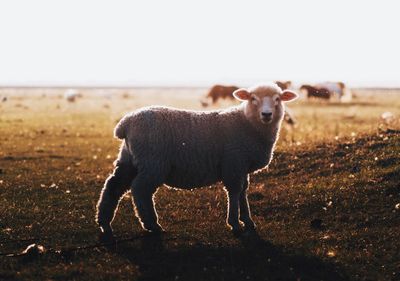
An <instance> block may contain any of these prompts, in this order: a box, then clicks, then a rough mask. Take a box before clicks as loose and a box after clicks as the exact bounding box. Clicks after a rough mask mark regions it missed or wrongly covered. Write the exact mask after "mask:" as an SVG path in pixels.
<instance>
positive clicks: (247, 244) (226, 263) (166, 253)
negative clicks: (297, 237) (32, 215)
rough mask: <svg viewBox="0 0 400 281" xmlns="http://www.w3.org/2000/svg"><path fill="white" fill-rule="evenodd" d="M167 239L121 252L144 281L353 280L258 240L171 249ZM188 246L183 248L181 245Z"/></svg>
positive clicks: (150, 239)
mask: <svg viewBox="0 0 400 281" xmlns="http://www.w3.org/2000/svg"><path fill="white" fill-rule="evenodd" d="M163 239H164V238H163V237H161V236H148V237H144V238H142V239H141V241H139V244H136V243H132V244H124V245H121V246H120V247H119V249H118V250H117V251H116V253H117V254H119V255H120V256H122V257H124V258H126V259H127V260H129V261H130V262H132V263H133V264H135V265H136V266H138V268H139V271H140V276H139V279H138V280H335V281H338V280H348V278H347V277H346V276H345V275H344V273H343V270H341V268H339V267H338V266H337V265H334V264H332V263H327V262H323V261H322V260H320V259H318V258H316V257H310V256H305V255H298V254H290V253H285V252H284V251H283V249H281V248H279V247H277V246H274V245H272V244H271V243H269V242H268V241H265V240H263V239H262V238H261V237H260V236H258V235H257V234H254V235H251V236H242V237H238V239H240V241H241V242H242V243H240V244H239V245H236V246H232V247H227V246H218V245H215V246H213V245H210V244H207V245H204V244H194V245H193V244H192V245H187V246H181V247H179V246H172V247H170V248H171V249H168V248H167V247H165V245H164V242H165V241H163ZM181 244H182V243H180V245H181Z"/></svg>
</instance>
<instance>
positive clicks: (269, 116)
mask: <svg viewBox="0 0 400 281" xmlns="http://www.w3.org/2000/svg"><path fill="white" fill-rule="evenodd" d="M261 115H262V117H264V118H271V117H272V112H261Z"/></svg>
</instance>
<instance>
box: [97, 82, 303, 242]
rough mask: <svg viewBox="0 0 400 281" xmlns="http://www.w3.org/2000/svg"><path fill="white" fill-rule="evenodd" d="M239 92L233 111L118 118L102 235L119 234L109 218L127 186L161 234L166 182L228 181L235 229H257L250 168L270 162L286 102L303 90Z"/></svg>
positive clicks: (161, 111) (153, 111)
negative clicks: (158, 200) (161, 193)
mask: <svg viewBox="0 0 400 281" xmlns="http://www.w3.org/2000/svg"><path fill="white" fill-rule="evenodd" d="M233 96H234V97H235V98H236V99H238V100H239V101H241V102H242V103H241V104H240V105H238V106H233V107H230V108H227V109H222V110H216V111H189V110H180V109H175V108H169V107H162V106H152V107H145V108H142V109H139V110H137V111H134V112H132V113H130V114H127V115H125V116H124V117H123V118H122V119H121V120H120V121H119V123H118V124H117V125H116V127H115V130H114V135H115V137H116V138H118V139H120V140H122V145H121V147H120V151H119V155H118V158H117V160H116V161H115V163H114V165H115V169H114V171H113V173H112V174H111V175H110V176H109V177H108V178H107V180H106V181H105V184H104V187H103V189H102V191H101V194H100V198H99V200H98V203H97V213H96V222H97V224H98V225H99V227H100V233H101V236H100V237H101V239H105V240H107V241H108V240H110V239H111V240H112V239H113V232H112V228H111V222H112V221H113V218H114V216H115V213H116V210H117V207H118V204H119V200H120V199H121V198H122V197H123V195H124V194H125V193H126V192H127V191H128V190H129V188H130V190H131V195H132V199H133V203H134V206H135V213H136V216H137V217H138V219H139V221H140V223H141V226H142V228H143V229H144V230H146V231H149V232H155V233H160V232H163V231H164V230H163V229H162V227H161V225H160V224H159V223H158V216H157V213H156V210H155V208H154V200H153V199H154V194H155V193H156V191H157V189H158V187H159V186H161V185H162V184H165V185H167V186H169V187H174V188H181V189H193V188H198V187H204V186H209V185H211V184H214V183H216V182H219V181H222V183H223V184H224V185H225V191H226V193H227V198H228V211H227V224H228V226H229V227H230V229H231V230H232V231H233V233H240V232H241V231H242V230H243V229H242V224H243V225H244V230H245V231H251V230H254V229H255V224H254V222H253V220H252V218H251V214H250V208H249V204H248V200H247V189H248V186H249V174H250V173H253V172H255V171H258V170H261V169H263V168H265V167H267V166H268V165H269V163H270V161H271V159H272V156H273V150H274V147H275V143H276V141H277V139H278V137H279V130H280V126H281V123H282V120H283V116H284V103H286V102H289V101H292V100H294V99H296V98H297V97H298V95H297V94H296V93H295V92H292V91H290V90H284V91H282V90H281V89H280V88H279V87H278V86H277V85H276V84H274V83H267V84H260V85H256V86H254V87H251V88H249V89H244V88H241V89H238V90H236V91H235V92H234V93H233ZM239 209H240V215H239Z"/></svg>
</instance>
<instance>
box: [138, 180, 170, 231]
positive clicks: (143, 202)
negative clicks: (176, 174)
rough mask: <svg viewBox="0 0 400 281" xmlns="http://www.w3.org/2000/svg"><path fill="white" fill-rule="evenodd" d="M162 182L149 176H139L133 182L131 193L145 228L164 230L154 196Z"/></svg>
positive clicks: (148, 229)
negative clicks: (159, 221)
mask: <svg viewBox="0 0 400 281" xmlns="http://www.w3.org/2000/svg"><path fill="white" fill-rule="evenodd" d="M159 185H160V184H157V183H154V182H152V181H151V180H149V179H148V177H144V176H138V177H137V178H135V180H134V181H133V183H132V187H131V190H132V191H131V193H132V197H133V202H134V205H135V213H136V216H137V217H138V219H139V221H140V223H141V225H142V227H143V229H145V230H147V231H150V232H154V233H161V232H164V230H163V229H162V227H161V225H160V224H159V223H158V216H157V212H156V210H155V207H154V201H153V196H154V194H155V192H156V191H157V188H158V187H159Z"/></svg>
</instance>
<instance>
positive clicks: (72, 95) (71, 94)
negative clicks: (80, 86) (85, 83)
mask: <svg viewBox="0 0 400 281" xmlns="http://www.w3.org/2000/svg"><path fill="white" fill-rule="evenodd" d="M79 97H82V94H80V93H79V92H78V91H77V90H75V89H68V90H67V91H65V93H64V98H65V99H66V100H67V101H68V102H75V100H76V99H77V98H79Z"/></svg>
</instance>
